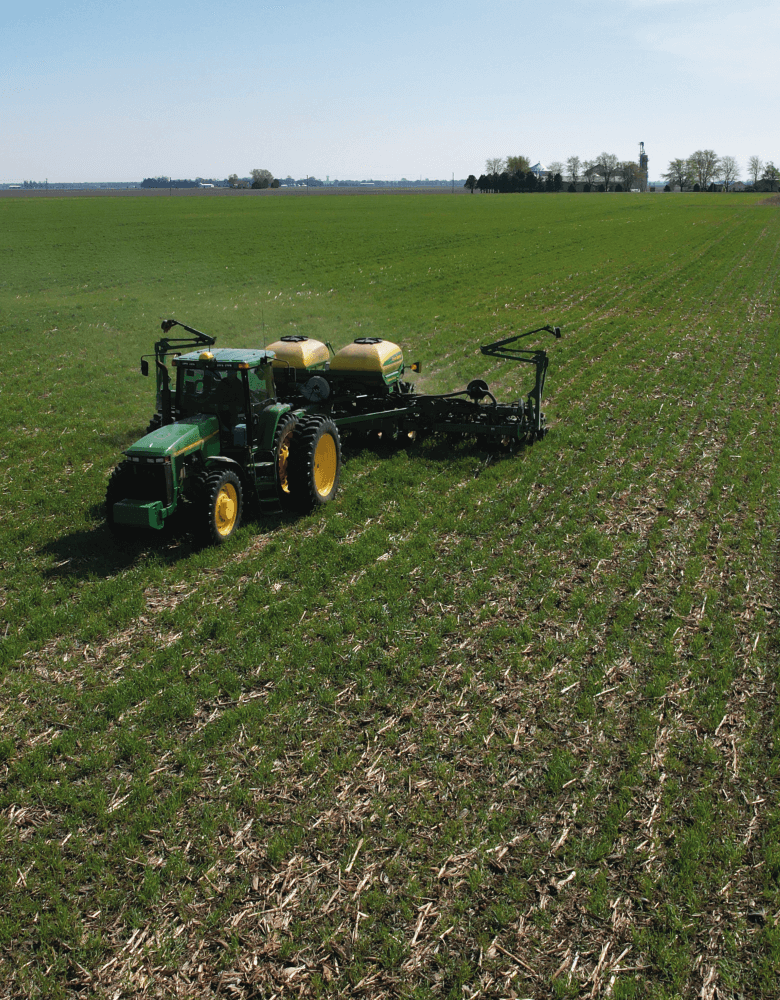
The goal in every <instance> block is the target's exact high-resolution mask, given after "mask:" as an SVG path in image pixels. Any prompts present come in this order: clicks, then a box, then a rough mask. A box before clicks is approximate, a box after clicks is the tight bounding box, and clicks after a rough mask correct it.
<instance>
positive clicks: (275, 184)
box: [271, 177, 279, 188]
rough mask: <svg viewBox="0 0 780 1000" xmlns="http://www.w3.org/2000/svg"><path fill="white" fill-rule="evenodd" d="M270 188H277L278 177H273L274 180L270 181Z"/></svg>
mask: <svg viewBox="0 0 780 1000" xmlns="http://www.w3.org/2000/svg"><path fill="white" fill-rule="evenodd" d="M271 187H272V188H278V187H279V178H278V177H274V179H273V180H272V181H271Z"/></svg>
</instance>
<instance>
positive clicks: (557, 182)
mask: <svg viewBox="0 0 780 1000" xmlns="http://www.w3.org/2000/svg"><path fill="white" fill-rule="evenodd" d="M562 187H563V177H561V172H560V170H558V171H557V172H556V174H555V176H554V177H553V190H555V191H560V190H561V188H562Z"/></svg>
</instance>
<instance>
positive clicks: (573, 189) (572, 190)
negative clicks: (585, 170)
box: [566, 181, 577, 194]
mask: <svg viewBox="0 0 780 1000" xmlns="http://www.w3.org/2000/svg"><path fill="white" fill-rule="evenodd" d="M566 190H567V191H568V192H569V193H570V194H575V193H576V191H577V185H576V184H575V183H574V182H573V181H572V183H571V184H570V185H569V186H568V187H567V188H566Z"/></svg>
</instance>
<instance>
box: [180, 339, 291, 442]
mask: <svg viewBox="0 0 780 1000" xmlns="http://www.w3.org/2000/svg"><path fill="white" fill-rule="evenodd" d="M273 358H274V354H273V351H259V350H232V349H228V348H223V349H215V350H213V351H210V350H209V351H193V352H192V353H190V354H180V355H179V356H178V357H177V358H175V359H174V362H173V363H174V365H175V366H176V411H177V412H178V413H179V414H180V415H181V417H185V418H186V417H193V416H195V415H197V414H201V413H203V414H213V415H214V416H216V417H217V418H218V420H219V425H220V439H221V440H222V442H223V446H224V447H225V448H226V449H228V450H232V449H233V448H245V447H247V446H249V447H251V446H252V444H253V443H255V441H256V438H257V425H258V421H259V418H260V413H261V411H262V409H263V407H264V406H265V405H267V403H268V401H269V400H273V399H274V397H275V391H274V381H273V371H272V368H271V364H272V362H273Z"/></svg>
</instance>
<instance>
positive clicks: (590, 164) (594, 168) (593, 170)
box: [582, 160, 599, 191]
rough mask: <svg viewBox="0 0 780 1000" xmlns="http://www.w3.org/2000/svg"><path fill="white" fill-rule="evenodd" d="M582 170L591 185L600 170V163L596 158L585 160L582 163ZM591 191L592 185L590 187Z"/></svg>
mask: <svg viewBox="0 0 780 1000" xmlns="http://www.w3.org/2000/svg"><path fill="white" fill-rule="evenodd" d="M582 172H583V174H584V175H585V178H586V180H587V182H588V184H589V185H592V184H593V178H594V177H595V176H596V174H597V173H598V172H599V171H598V164H597V163H596V161H595V160H585V161H584V162H583V164H582ZM588 191H590V187H589V188H588Z"/></svg>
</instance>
